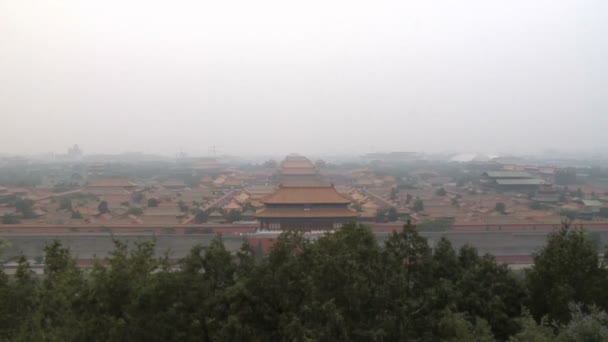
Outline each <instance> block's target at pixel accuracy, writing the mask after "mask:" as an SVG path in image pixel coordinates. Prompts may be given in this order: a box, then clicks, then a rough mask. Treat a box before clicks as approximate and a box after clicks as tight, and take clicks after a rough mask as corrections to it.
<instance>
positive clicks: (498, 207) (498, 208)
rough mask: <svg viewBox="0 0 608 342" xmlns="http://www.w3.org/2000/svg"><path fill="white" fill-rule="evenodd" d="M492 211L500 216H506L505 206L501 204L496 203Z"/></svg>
mask: <svg viewBox="0 0 608 342" xmlns="http://www.w3.org/2000/svg"><path fill="white" fill-rule="evenodd" d="M494 210H496V211H498V212H499V213H501V214H506V213H507V206H506V205H505V204H504V203H502V202H498V203H496V206H495V207H494Z"/></svg>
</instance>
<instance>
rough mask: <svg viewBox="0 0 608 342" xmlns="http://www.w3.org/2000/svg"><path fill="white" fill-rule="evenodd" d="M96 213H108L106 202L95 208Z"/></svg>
mask: <svg viewBox="0 0 608 342" xmlns="http://www.w3.org/2000/svg"><path fill="white" fill-rule="evenodd" d="M97 211H99V213H100V214H106V213H109V212H110V208H109V207H108V202H106V201H101V202H99V205H98V206H97Z"/></svg>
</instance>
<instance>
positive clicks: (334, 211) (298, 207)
mask: <svg viewBox="0 0 608 342" xmlns="http://www.w3.org/2000/svg"><path fill="white" fill-rule="evenodd" d="M262 202H263V203H264V209H262V210H261V211H259V212H258V213H257V214H256V218H257V219H258V220H259V221H260V228H261V229H262V230H298V231H320V230H334V229H339V228H340V227H342V225H343V224H345V223H348V222H353V221H356V220H357V217H358V216H359V214H358V213H357V212H355V211H352V210H350V209H349V208H348V205H349V204H350V203H351V199H349V198H347V197H346V196H344V195H342V194H340V193H339V192H338V191H337V190H336V189H335V187H334V186H333V185H316V186H300V185H297V186H293V185H280V186H279V188H278V189H277V190H276V191H275V192H274V193H273V194H270V195H268V196H267V197H265V198H263V199H262Z"/></svg>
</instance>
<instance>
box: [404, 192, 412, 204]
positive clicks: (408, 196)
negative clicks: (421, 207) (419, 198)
mask: <svg viewBox="0 0 608 342" xmlns="http://www.w3.org/2000/svg"><path fill="white" fill-rule="evenodd" d="M411 201H412V195H410V194H406V195H405V204H410V202H411Z"/></svg>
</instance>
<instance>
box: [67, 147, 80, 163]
mask: <svg viewBox="0 0 608 342" xmlns="http://www.w3.org/2000/svg"><path fill="white" fill-rule="evenodd" d="M82 156H83V153H82V150H81V149H80V147H78V145H74V146H72V147H70V148H69V149H68V158H69V159H72V160H79V159H82Z"/></svg>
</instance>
